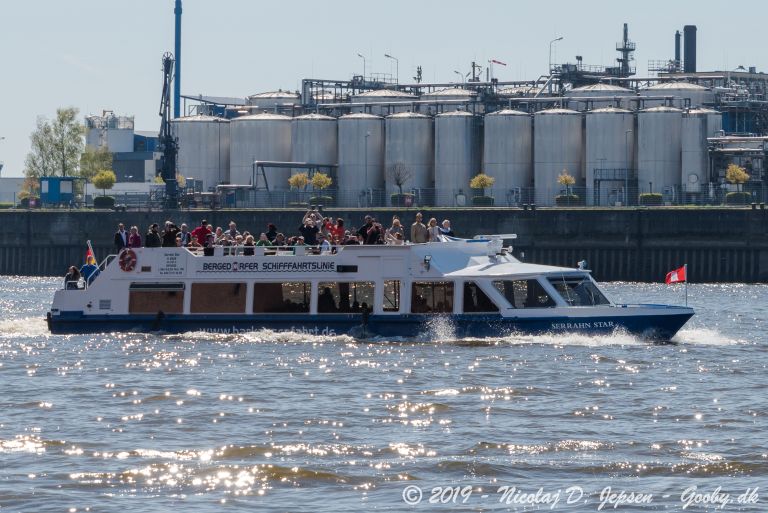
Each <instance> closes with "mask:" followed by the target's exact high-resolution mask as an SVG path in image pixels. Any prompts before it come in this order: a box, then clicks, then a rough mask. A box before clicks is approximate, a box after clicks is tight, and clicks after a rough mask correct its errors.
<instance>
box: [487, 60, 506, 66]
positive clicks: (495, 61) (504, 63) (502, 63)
mask: <svg viewBox="0 0 768 513" xmlns="http://www.w3.org/2000/svg"><path fill="white" fill-rule="evenodd" d="M491 62H492V63H494V64H501V65H502V66H506V65H507V63H506V62H501V61H497V60H496V59H491Z"/></svg>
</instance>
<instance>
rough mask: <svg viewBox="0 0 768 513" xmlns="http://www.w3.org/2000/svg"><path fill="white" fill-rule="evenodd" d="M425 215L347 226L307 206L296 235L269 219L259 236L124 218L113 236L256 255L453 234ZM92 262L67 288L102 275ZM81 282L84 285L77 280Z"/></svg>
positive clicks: (118, 242) (128, 243)
mask: <svg viewBox="0 0 768 513" xmlns="http://www.w3.org/2000/svg"><path fill="white" fill-rule="evenodd" d="M423 219H424V217H423V215H422V213H421V212H417V213H416V216H415V219H414V221H413V223H412V224H411V227H410V231H406V228H405V227H404V226H403V223H402V221H401V220H400V218H399V217H398V216H393V217H392V222H391V224H390V226H389V228H384V226H383V225H382V224H381V223H380V222H379V221H378V220H377V219H376V218H374V217H373V216H371V215H366V216H365V217H364V219H363V224H362V225H361V226H360V227H359V228H357V227H348V226H346V223H345V221H344V219H343V218H341V217H338V218H336V219H334V218H333V217H326V216H324V215H323V214H322V213H321V212H320V211H319V210H318V209H317V208H311V209H309V210H307V212H306V213H305V214H304V217H303V218H302V220H301V224H300V225H299V227H298V229H297V230H296V232H295V233H294V234H293V235H286V234H284V233H282V232H280V231H278V229H277V226H275V224H274V223H268V224H267V226H266V230H265V231H263V232H260V233H259V234H258V236H257V235H255V233H256V232H249V231H248V230H243V231H242V232H240V231H239V230H238V228H237V224H236V223H235V222H234V221H230V222H229V225H228V226H227V228H226V229H224V228H222V227H221V226H218V227H214V226H213V225H212V224H210V223H209V222H208V221H207V220H206V219H203V220H202V221H201V222H200V224H199V225H198V226H196V227H195V228H194V229H192V230H190V229H189V226H188V225H187V224H186V223H182V224H181V226H177V225H176V224H174V223H173V222H172V221H170V220H169V221H166V222H165V224H164V225H163V228H162V230H161V229H160V225H159V224H157V223H153V224H152V225H150V226H149V229H148V230H147V233H146V234H144V236H143V238H142V236H141V234H140V233H139V228H138V227H137V226H131V227H130V228H129V229H128V230H126V228H125V225H124V224H123V223H120V224H119V225H118V228H117V231H116V232H115V235H114V248H115V250H116V252H117V253H119V252H120V251H121V250H122V249H123V248H141V247H145V248H159V247H186V248H213V247H215V246H225V247H234V248H242V254H244V255H249V254H251V255H252V254H254V249H253V248H255V247H257V246H269V247H291V246H315V247H319V250H320V253H330V252H332V248H333V246H348V245H360V244H370V245H375V244H385V245H393V246H399V245H404V244H408V243H411V244H422V243H429V242H442V241H444V240H445V237H453V236H454V233H453V228H452V227H451V222H450V221H449V220H448V219H445V220H443V221H442V222H441V223H438V221H437V219H436V218H434V217H433V218H431V219H429V221H428V222H427V223H426V224H424V222H423ZM91 259H92V257H89V259H88V261H87V262H86V263H85V265H83V266H82V267H81V268H80V269H78V268H77V267H75V266H71V267H70V268H69V269H68V271H67V275H66V277H65V287H66V288H79V287H80V286H82V282H83V281H85V282H86V283H88V284H90V283H91V281H93V279H95V278H96V276H98V274H99V267H98V266H97V265H96V262H95V260H93V261H91ZM78 283H79V285H78Z"/></svg>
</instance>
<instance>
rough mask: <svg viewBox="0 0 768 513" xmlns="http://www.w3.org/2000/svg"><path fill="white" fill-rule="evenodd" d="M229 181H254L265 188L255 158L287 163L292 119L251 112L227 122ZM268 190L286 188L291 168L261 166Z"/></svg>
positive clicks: (289, 153) (289, 155)
mask: <svg viewBox="0 0 768 513" xmlns="http://www.w3.org/2000/svg"><path fill="white" fill-rule="evenodd" d="M229 126H230V181H231V182H232V183H233V184H237V185H247V184H252V183H254V182H253V180H254V178H255V180H256V181H255V185H256V186H257V187H261V188H263V187H265V183H264V177H263V176H261V173H260V172H259V170H258V169H256V176H255V177H254V172H253V170H254V166H253V162H254V161H279V162H288V161H290V159H291V118H290V117H288V116H283V115H281V114H253V115H251V116H242V117H239V118H235V119H233V120H232V121H231V122H230V125H229ZM264 171H265V173H264V174H265V175H266V180H267V184H266V185H267V186H268V187H269V190H285V189H288V178H289V177H290V176H291V170H290V169H287V168H270V167H266V166H265V168H264Z"/></svg>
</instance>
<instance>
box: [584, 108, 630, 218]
mask: <svg viewBox="0 0 768 513" xmlns="http://www.w3.org/2000/svg"><path fill="white" fill-rule="evenodd" d="M634 126H635V119H634V115H633V114H632V112H630V111H628V110H625V109H617V108H614V107H605V108H602V109H595V110H593V111H590V112H587V114H586V132H585V139H586V154H585V160H586V177H587V180H586V187H587V189H586V190H587V198H586V199H587V205H616V204H617V203H621V204H624V205H626V204H627V203H628V202H629V200H630V199H631V200H632V201H634V197H630V196H629V186H630V182H629V180H630V179H632V180H633V182H634V176H633V171H634V169H635V166H634V155H635V128H634ZM596 169H599V170H600V171H595V170H596ZM595 179H598V181H597V182H596V181H595Z"/></svg>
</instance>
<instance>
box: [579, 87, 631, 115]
mask: <svg viewBox="0 0 768 513" xmlns="http://www.w3.org/2000/svg"><path fill="white" fill-rule="evenodd" d="M564 96H565V97H566V98H598V97H599V98H606V99H603V100H581V101H577V100H572V101H570V102H568V106H569V107H570V108H572V109H576V110H587V109H590V110H592V109H599V108H601V107H624V108H630V107H632V106H633V104H634V103H635V102H630V101H629V98H630V97H635V96H637V95H636V94H635V92H634V91H632V90H631V89H626V88H624V87H619V86H617V85H613V84H590V85H586V86H582V87H576V88H574V89H571V90H570V91H566V93H565V95H564Z"/></svg>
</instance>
